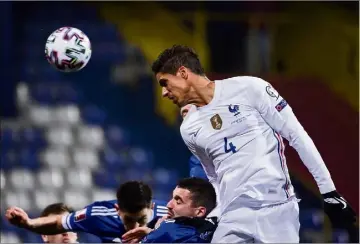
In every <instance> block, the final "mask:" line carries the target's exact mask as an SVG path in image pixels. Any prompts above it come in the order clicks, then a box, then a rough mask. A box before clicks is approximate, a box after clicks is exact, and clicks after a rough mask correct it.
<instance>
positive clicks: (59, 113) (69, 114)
mask: <svg viewBox="0 0 360 244" xmlns="http://www.w3.org/2000/svg"><path fill="white" fill-rule="evenodd" d="M54 113H55V115H54V116H55V121H56V122H57V123H59V124H61V125H65V126H67V125H75V124H78V123H79V122H80V110H79V108H78V106H76V105H64V106H59V107H57V108H56V109H55V111H54Z"/></svg>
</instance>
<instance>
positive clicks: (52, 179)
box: [36, 168, 64, 190]
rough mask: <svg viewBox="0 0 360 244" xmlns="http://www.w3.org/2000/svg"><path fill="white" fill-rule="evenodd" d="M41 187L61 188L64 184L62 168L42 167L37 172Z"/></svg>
mask: <svg viewBox="0 0 360 244" xmlns="http://www.w3.org/2000/svg"><path fill="white" fill-rule="evenodd" d="M36 179H37V182H38V185H39V187H41V188H42V189H48V190H53V189H59V188H62V187H63V185H64V176H63V174H62V171H61V170H60V169H56V168H50V169H42V170H40V171H39V172H38V173H37V174H36Z"/></svg>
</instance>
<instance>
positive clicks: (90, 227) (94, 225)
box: [62, 200, 167, 243]
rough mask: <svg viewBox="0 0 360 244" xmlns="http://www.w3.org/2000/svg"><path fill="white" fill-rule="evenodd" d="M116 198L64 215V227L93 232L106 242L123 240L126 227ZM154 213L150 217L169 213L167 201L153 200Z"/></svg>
mask: <svg viewBox="0 0 360 244" xmlns="http://www.w3.org/2000/svg"><path fill="white" fill-rule="evenodd" d="M115 204H116V200H111V201H99V202H94V203H92V204H90V205H88V206H87V207H85V208H84V209H82V210H79V211H76V212H74V213H70V214H67V215H64V216H63V217H62V225H63V228H64V229H66V230H69V231H74V232H87V233H90V234H93V235H95V236H97V237H99V238H100V239H101V241H102V242H105V243H115V242H121V236H122V235H123V234H125V232H126V230H125V227H124V225H123V223H122V221H121V219H120V217H119V215H118V213H117V212H116V209H115ZM151 207H152V209H153V215H152V217H151V218H150V219H149V222H151V221H152V220H154V219H157V218H161V217H162V216H165V215H166V214H167V208H166V202H164V201H158V200H153V202H152V206H151Z"/></svg>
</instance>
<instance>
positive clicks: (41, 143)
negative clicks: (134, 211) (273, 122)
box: [0, 2, 359, 242]
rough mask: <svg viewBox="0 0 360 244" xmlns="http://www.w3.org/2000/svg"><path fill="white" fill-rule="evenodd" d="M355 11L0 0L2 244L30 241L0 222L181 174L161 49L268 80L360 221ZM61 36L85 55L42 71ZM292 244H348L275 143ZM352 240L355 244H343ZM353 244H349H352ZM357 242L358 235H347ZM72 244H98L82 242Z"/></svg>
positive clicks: (228, 72) (321, 6) (183, 160)
mask: <svg viewBox="0 0 360 244" xmlns="http://www.w3.org/2000/svg"><path fill="white" fill-rule="evenodd" d="M358 7H359V6H358V2H298V3H296V2H291V3H286V2H226V3H225V2H198V3H195V2H194V3H192V2H183V3H180V2H179V3H177V2H171V3H170V2H105V3H95V2H88V3H85V2H51V3H50V2H28V3H25V2H1V3H0V18H1V45H0V48H1V66H0V67H1V72H0V75H1V78H0V80H1V82H0V84H1V89H0V91H1V96H0V98H1V171H0V173H1V175H0V176H1V216H2V217H1V242H22V241H23V242H41V240H40V239H39V238H40V237H39V236H38V235H34V234H31V233H28V232H26V231H22V230H19V229H14V228H12V227H11V226H9V224H8V223H7V222H6V221H5V220H4V216H3V214H4V211H5V209H6V207H7V206H10V205H17V206H20V207H22V208H24V209H25V210H27V211H29V212H30V213H31V215H32V216H37V215H38V214H39V212H40V211H41V210H42V208H44V207H45V206H46V205H47V204H50V203H53V202H59V201H64V202H66V203H68V204H70V205H72V206H73V207H74V208H77V209H79V208H82V207H83V206H85V205H87V204H89V203H91V202H92V201H95V200H108V199H113V198H114V195H115V192H114V191H115V189H116V187H117V186H118V185H119V184H120V183H121V182H124V181H126V180H129V179H140V180H144V181H146V182H148V183H149V184H151V185H152V187H153V189H154V192H155V197H156V198H160V199H162V200H167V199H169V197H170V193H171V190H172V188H173V186H174V185H175V184H176V181H177V179H179V177H185V176H187V175H188V173H189V170H188V160H189V157H190V152H189V151H188V150H187V148H186V147H185V145H184V144H183V142H182V139H181V137H180V134H179V124H180V122H181V119H180V118H179V111H178V109H177V108H175V107H174V106H173V105H172V104H171V103H170V102H168V101H164V100H162V99H161V96H160V89H159V88H158V86H157V84H156V82H155V81H154V78H153V76H152V74H151V72H150V68H149V64H150V63H151V61H153V60H154V59H155V58H156V56H157V55H158V54H159V53H160V51H161V50H163V49H165V48H167V47H170V46H172V45H173V44H186V45H190V46H192V47H194V48H195V49H196V50H197V52H198V53H199V55H200V57H201V61H202V63H203V64H204V66H205V69H206V71H207V73H208V74H209V78H210V79H222V78H227V77H230V76H234V75H256V76H260V77H262V78H264V79H266V80H268V81H269V82H271V83H272V84H273V85H274V87H275V88H276V89H278V90H279V92H280V93H281V94H282V95H283V97H285V98H286V99H287V100H288V102H289V104H290V105H291V106H292V107H293V109H294V111H295V113H296V115H297V117H298V119H299V120H300V122H301V123H302V124H303V126H304V127H305V129H306V130H307V132H308V133H309V134H310V136H311V137H312V138H313V140H314V142H315V144H316V145H317V147H318V149H319V151H320V153H321V154H322V156H323V158H324V160H325V162H326V164H327V166H328V168H329V170H330V172H331V174H332V177H333V179H334V181H335V184H336V186H337V188H338V190H339V191H340V192H341V193H342V194H343V195H344V197H345V198H346V199H347V200H348V201H349V202H350V203H351V204H352V206H353V207H354V208H355V209H356V211H357V213H359V158H358V157H359V140H358V136H359V131H358V129H359V103H358V102H359V101H358V92H359V88H358V81H359V62H358V61H359V47H358V45H359V39H358V38H359V22H358V15H359V12H358V9H359V8H358ZM62 26H72V27H76V28H79V29H81V30H82V31H84V32H85V33H86V34H87V35H88V36H89V38H90V40H91V42H92V47H93V55H92V58H91V60H90V62H89V64H88V65H87V67H86V68H84V69H83V70H82V71H80V72H78V73H70V74H64V73H61V72H58V71H55V70H54V69H53V68H51V67H50V65H49V64H48V63H47V61H46V60H45V58H44V46H45V41H46V38H47V37H48V36H49V35H50V33H51V32H52V31H54V30H55V29H57V28H59V27H62ZM286 154H287V162H288V166H289V169H290V173H291V175H292V180H293V184H294V185H295V189H296V192H297V195H298V197H299V198H301V199H302V201H301V202H300V208H301V210H300V221H301V241H302V242H348V241H352V240H356V234H355V235H353V234H351V233H350V234H349V233H348V232H347V231H345V230H342V229H337V228H336V226H331V225H330V223H329V222H328V220H327V217H326V216H324V213H323V211H322V205H321V204H322V200H321V198H320V196H319V193H318V190H317V187H316V185H315V184H314V181H313V179H312V177H311V175H310V174H309V173H308V172H307V170H306V168H305V167H304V166H303V165H302V163H301V161H300V159H299V157H298V155H297V153H296V152H295V151H294V150H292V149H291V148H290V147H289V146H288V150H287V152H286ZM354 238H355V239H354ZM357 238H358V237H357ZM357 240H358V239H357ZM80 241H81V242H98V239H97V238H95V237H93V236H91V235H82V236H81V238H80Z"/></svg>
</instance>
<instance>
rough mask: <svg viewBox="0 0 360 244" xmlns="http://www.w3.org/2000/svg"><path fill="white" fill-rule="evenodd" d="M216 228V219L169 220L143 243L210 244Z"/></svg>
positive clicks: (179, 218)
mask: <svg viewBox="0 0 360 244" xmlns="http://www.w3.org/2000/svg"><path fill="white" fill-rule="evenodd" d="M216 227H217V218H216V217H212V218H207V219H204V218H197V217H195V218H190V217H178V218H175V219H167V220H164V221H163V222H162V223H161V224H160V226H159V227H158V228H157V229H156V230H153V231H152V232H150V234H148V235H147V236H145V237H144V238H143V239H142V240H141V243H210V242H211V239H212V236H213V234H214V232H215V229H216Z"/></svg>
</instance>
